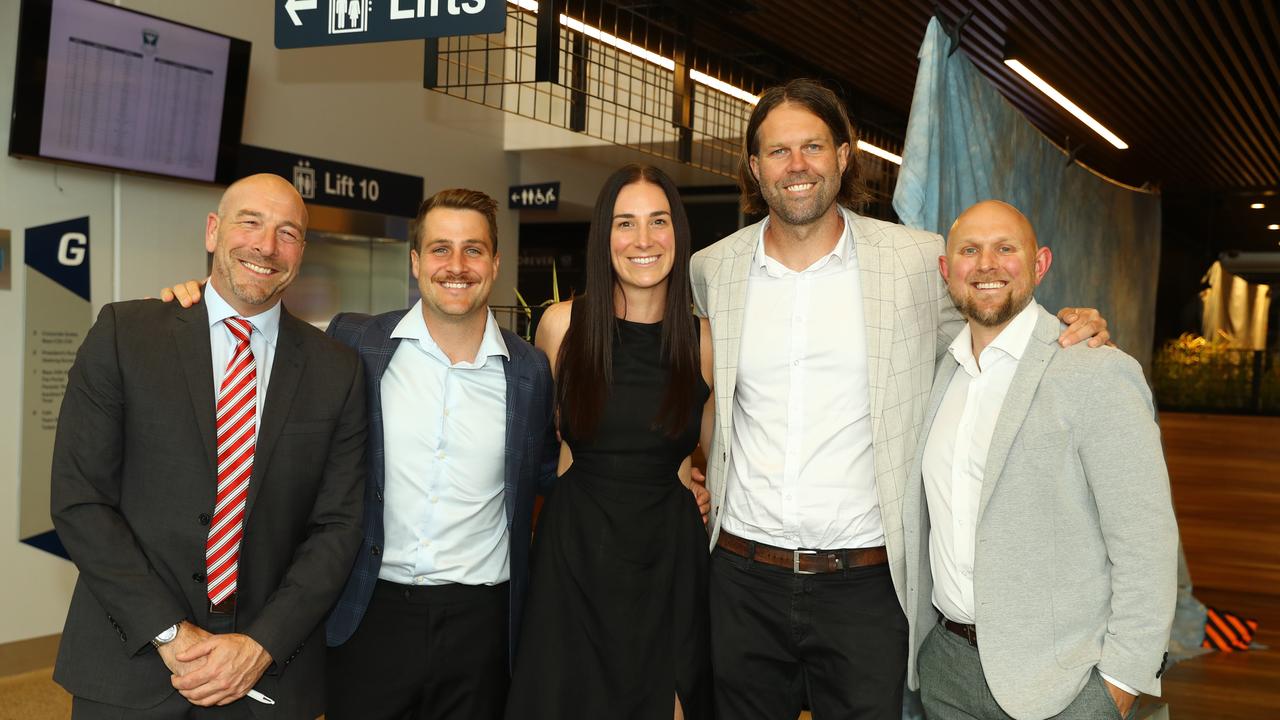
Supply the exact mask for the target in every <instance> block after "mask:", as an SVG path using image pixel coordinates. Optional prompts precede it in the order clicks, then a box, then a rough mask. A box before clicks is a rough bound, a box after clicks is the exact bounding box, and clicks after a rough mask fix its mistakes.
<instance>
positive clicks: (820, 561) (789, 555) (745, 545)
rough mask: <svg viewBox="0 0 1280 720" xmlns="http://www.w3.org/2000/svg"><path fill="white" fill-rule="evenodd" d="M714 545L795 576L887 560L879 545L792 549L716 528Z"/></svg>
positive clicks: (839, 569) (831, 571)
mask: <svg viewBox="0 0 1280 720" xmlns="http://www.w3.org/2000/svg"><path fill="white" fill-rule="evenodd" d="M716 545H718V546H719V547H722V548H724V549H725V550H727V551H728V552H731V553H733V554H734V555H738V556H741V557H744V558H746V559H748V560H753V561H755V562H760V563H764V564H765V565H773V566H775V567H780V568H786V569H788V570H790V571H792V572H794V573H796V574H799V575H816V574H819V573H833V572H839V571H841V570H847V569H849V568H856V567H866V566H868V565H884V564H885V563H887V562H889V553H888V552H887V551H886V550H885V549H884V546H883V545H880V546H877V547H868V548H847V549H842V550H792V549H788V548H780V547H774V546H773V545H766V544H764V543H762V542H756V541H754V540H747V539H745V538H740V537H738V536H737V535H733V534H730V533H727V532H725V531H724V530H721V531H720V538H719V539H718V540H716Z"/></svg>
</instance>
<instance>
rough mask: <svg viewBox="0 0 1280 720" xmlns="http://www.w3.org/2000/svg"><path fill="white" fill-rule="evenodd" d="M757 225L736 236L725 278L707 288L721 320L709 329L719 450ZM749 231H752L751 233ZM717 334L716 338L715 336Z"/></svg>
mask: <svg viewBox="0 0 1280 720" xmlns="http://www.w3.org/2000/svg"><path fill="white" fill-rule="evenodd" d="M757 227H758V225H753V226H751V227H749V228H747V231H746V232H742V233H740V234H739V237H738V238H737V240H736V241H735V242H734V243H733V245H732V247H731V248H730V257H729V258H727V259H726V263H727V266H728V273H729V277H728V278H725V279H724V280H721V279H719V278H717V279H715V280H714V281H713V282H711V283H709V284H708V285H709V286H710V287H711V288H715V289H716V299H715V303H714V307H715V312H716V315H718V316H719V317H720V318H723V321H722V322H720V323H717V326H716V327H715V328H714V329H713V330H712V338H711V339H712V342H713V343H714V347H715V365H716V373H715V381H716V413H718V417H719V418H720V420H719V421H718V422H717V425H719V426H720V430H721V433H722V436H721V441H722V444H721V447H724V448H728V447H729V436H730V431H731V428H732V422H733V392H734V389H735V388H736V387H737V384H738V352H739V348H740V343H741V340H742V325H743V322H744V315H745V314H746V307H747V283H748V280H749V279H750V277H751V259H752V257H754V255H755V249H756V242H757V241H758V240H759V237H760V233H759V230H758V229H755V228H757ZM753 229H755V230H754V231H753ZM717 333H718V334H719V336H717Z"/></svg>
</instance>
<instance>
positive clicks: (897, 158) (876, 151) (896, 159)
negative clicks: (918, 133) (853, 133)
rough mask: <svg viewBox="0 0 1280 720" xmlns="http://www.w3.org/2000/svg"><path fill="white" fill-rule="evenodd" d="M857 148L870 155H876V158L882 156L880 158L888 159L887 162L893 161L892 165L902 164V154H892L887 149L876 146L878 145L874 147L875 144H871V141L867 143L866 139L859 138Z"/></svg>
mask: <svg viewBox="0 0 1280 720" xmlns="http://www.w3.org/2000/svg"><path fill="white" fill-rule="evenodd" d="M858 149H859V150H861V151H862V152H865V153H868V154H871V155H875V156H876V157H878V158H882V159H885V160H888V161H889V162H891V163H893V164H894V165H901V164H902V156H901V155H894V154H893V153H891V152H889V151H888V150H884V149H882V148H878V147H876V146H875V145H872V144H871V143H869V142H867V141H865V140H859V141H858Z"/></svg>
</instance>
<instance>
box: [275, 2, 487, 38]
mask: <svg viewBox="0 0 1280 720" xmlns="http://www.w3.org/2000/svg"><path fill="white" fill-rule="evenodd" d="M275 3H276V47H278V48H281V49H285V48H302V47H314V46H317V45H353V44H355V43H368V42H385V41H388V40H421V39H423V38H433V37H448V36H452V35H484V34H488V33H496V32H502V31H503V29H504V28H505V27H506V24H507V4H506V3H505V2H504V1H503V0H275Z"/></svg>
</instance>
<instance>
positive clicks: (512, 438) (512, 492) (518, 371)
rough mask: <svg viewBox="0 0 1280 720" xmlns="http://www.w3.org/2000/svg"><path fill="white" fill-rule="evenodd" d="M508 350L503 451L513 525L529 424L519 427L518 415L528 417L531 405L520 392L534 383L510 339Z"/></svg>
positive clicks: (509, 517)
mask: <svg viewBox="0 0 1280 720" xmlns="http://www.w3.org/2000/svg"><path fill="white" fill-rule="evenodd" d="M508 352H509V354H510V355H511V357H510V358H503V361H502V370H503V373H504V374H505V375H506V379H507V429H506V432H505V433H504V434H503V437H504V439H505V441H506V445H505V447H506V450H505V453H504V463H503V474H502V477H503V493H502V498H503V507H504V509H505V510H506V513H507V526H508V527H510V526H511V523H512V521H513V520H514V519H515V512H516V491H517V490H518V489H519V487H520V465H521V463H522V462H523V461H524V448H525V438H526V436H527V434H528V433H527V432H526V428H527V426H526V425H524V424H523V423H522V424H520V427H517V426H516V425H517V423H516V418H525V417H527V413H528V407H527V405H526V404H521V402H520V401H521V400H527V399H528V394H527V393H521V392H520V387H521V386H522V385H524V386H527V387H532V386H533V379H532V378H531V377H530V376H529V368H528V364H527V363H524V362H522V361H521V360H520V353H519V352H517V351H515V350H511V349H510V344H509V343H508Z"/></svg>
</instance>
